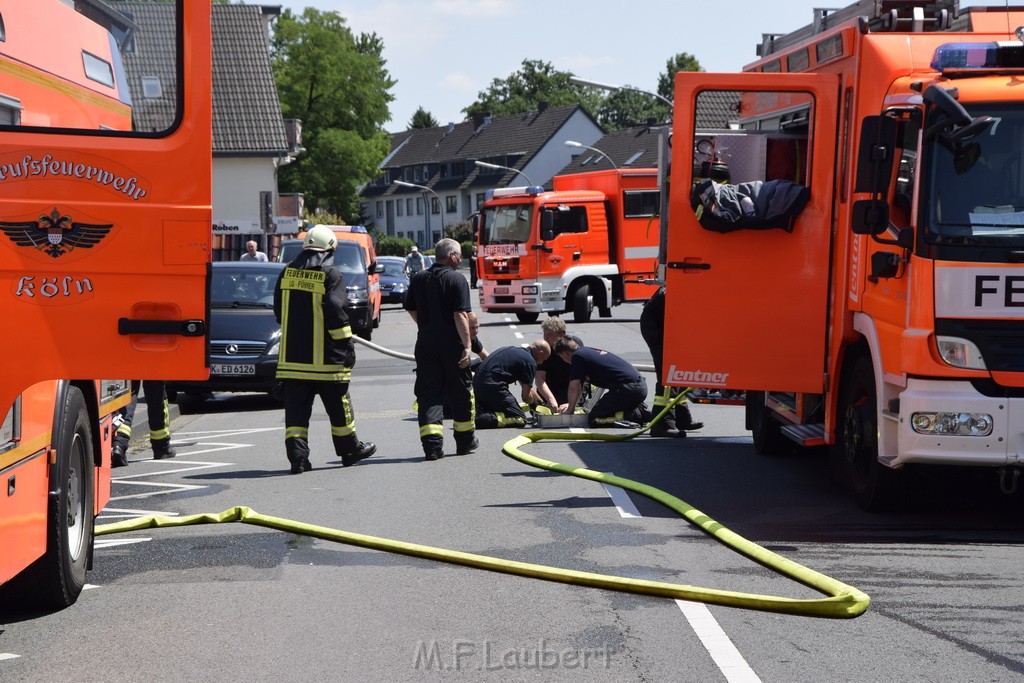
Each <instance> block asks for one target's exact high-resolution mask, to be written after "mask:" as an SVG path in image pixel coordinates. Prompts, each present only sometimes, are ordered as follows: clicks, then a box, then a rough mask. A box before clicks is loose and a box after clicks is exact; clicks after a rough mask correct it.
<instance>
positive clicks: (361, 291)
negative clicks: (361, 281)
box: [345, 287, 370, 304]
mask: <svg viewBox="0 0 1024 683" xmlns="http://www.w3.org/2000/svg"><path fill="white" fill-rule="evenodd" d="M345 290H346V291H347V292H348V302H349V303H350V304H365V303H366V302H367V301H368V300H369V299H370V294H369V292H368V291H367V290H366V288H365V287H346V288H345Z"/></svg>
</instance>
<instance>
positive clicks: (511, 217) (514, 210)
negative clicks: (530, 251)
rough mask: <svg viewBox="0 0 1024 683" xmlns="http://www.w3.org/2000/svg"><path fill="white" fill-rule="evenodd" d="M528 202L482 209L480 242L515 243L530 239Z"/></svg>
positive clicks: (530, 211) (529, 208)
mask: <svg viewBox="0 0 1024 683" xmlns="http://www.w3.org/2000/svg"><path fill="white" fill-rule="evenodd" d="M532 210H533V207H532V206H531V205H530V204H502V205H499V206H491V207H488V208H486V209H484V212H483V227H481V228H480V244H516V243H519V242H526V241H529V239H530V216H531V213H532Z"/></svg>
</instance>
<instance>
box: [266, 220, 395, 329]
mask: <svg viewBox="0 0 1024 683" xmlns="http://www.w3.org/2000/svg"><path fill="white" fill-rule="evenodd" d="M301 252H302V240H298V239H292V240H282V241H281V247H280V250H279V251H278V255H277V259H278V261H280V262H281V263H282V264H285V265H287V264H289V263H291V262H292V261H294V260H295V257H296V256H298V255H299V254H300V253H301ZM334 266H335V267H336V268H337V269H338V272H340V273H341V277H342V278H343V279H344V280H345V289H346V290H347V293H348V303H346V304H345V313H346V314H347V315H348V322H349V324H350V325H351V326H352V332H353V333H355V334H358V335H359V336H360V337H362V338H363V339H366V340H367V341H369V339H370V337H371V336H372V335H373V328H375V327H377V326H378V325H379V324H380V320H379V316H378V319H377V320H374V318H373V311H372V309H371V307H370V278H369V272H370V271H369V267H370V266H369V264H368V263H367V262H366V250H365V249H363V248H362V247H361V246H359V244H357V243H355V242H349V241H346V240H338V246H337V248H336V249H335V250H334Z"/></svg>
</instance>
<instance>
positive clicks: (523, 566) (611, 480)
mask: <svg viewBox="0 0 1024 683" xmlns="http://www.w3.org/2000/svg"><path fill="white" fill-rule="evenodd" d="M360 342H361V343H363V344H364V345H366V346H369V347H371V348H375V349H378V350H380V351H381V352H382V353H387V354H388V355H392V356H396V357H403V356H404V354H398V353H397V352H393V351H389V350H387V349H384V348H383V347H379V346H377V345H375V344H370V343H369V342H366V341H364V340H360ZM685 396H686V394H685V392H681V393H680V394H679V395H678V396H676V397H675V398H674V399H673V400H672V401H671V402H670V403H669V404H668V405H667V406H665V407H664V408H663V409H662V410H661V412H659V413H658V415H656V416H655V417H654V419H652V420H651V422H650V423H649V424H647V425H645V426H644V427H643V428H641V429H638V430H636V431H633V432H631V433H628V434H598V433H593V432H584V431H580V432H579V433H577V432H559V431H550V432H546V431H545V432H527V433H525V434H520V435H519V436H517V437H515V438H513V439H510V440H509V441H506V442H505V443H504V445H503V446H502V452H503V453H504V454H505V455H507V456H509V457H511V458H514V459H515V460H518V461H519V462H521V463H523V464H525V465H529V466H530V467H537V468H540V469H545V470H549V471H552V472H560V473H562V474H569V475H572V476H574V477H580V478H582V479H589V480H591V481H596V482H599V483H602V484H608V485H610V486H618V487H620V488H623V489H627V490H629V491H634V492H636V493H639V494H641V495H644V496H647V497H648V498H651V499H652V500H655V501H658V502H659V503H661V504H663V505H665V506H667V507H669V508H671V509H672V510H675V511H676V512H677V513H679V514H680V515H681V516H682V517H683V518H685V519H686V520H688V521H689V522H690V523H691V524H693V525H694V526H696V527H697V528H699V529H700V530H702V531H703V532H704V533H706V534H707V535H709V536H711V537H712V538H714V539H715V540H717V541H718V542H719V543H721V544H723V545H725V546H726V547H728V548H730V549H732V550H734V551H736V552H737V553H739V554H741V555H743V556H745V557H747V558H750V559H752V560H754V561H755V562H758V563H760V564H762V565H764V566H765V567H767V568H769V569H771V570H773V571H774V572H776V573H778V574H780V575H782V576H785V577H787V578H790V579H793V580H794V581H797V582H799V583H802V584H804V585H805V586H808V587H810V588H812V589H814V590H816V591H819V592H820V593H823V594H824V595H825V596H827V597H823V598H804V599H801V598H787V597H780V596H773V595H757V594H753V593H742V592H736V591H727V590H718V589H714V588H701V587H698V586H689V585H685V584H677V583H669V582H663V581H649V580H643V579H634V578H629V577H624V576H612V575H607V574H597V573H593V572H582V571H576V570H573V569H562V568H558V567H548V566H545V565H539V564H531V563H528V562H517V561H515V560H506V559H502V558H497V557H488V556H486V555H477V554H474V553H466V552H461V551H458V550H446V549H444V548H437V547H433V546H426V545H420V544H417V543H407V542H405V541H394V540H390V539H386V538H380V537H378V536H367V535H365V534H359V533H355V532H351V531H342V530H339V529H331V528H329V527H323V526H317V525H314V524H306V523H303V522H297V521H294V520H290V519H283V518H281V517H271V516H269V515H264V514H261V513H258V512H256V511H254V510H252V509H250V508H248V507H244V506H236V507H233V508H230V509H228V510H225V511H224V512H221V513H219V514H216V513H207V514H196V515H186V516H182V517H164V516H159V515H153V516H148V517H140V518H137V519H130V520H125V521H122V522H116V523H113V524H102V525H99V526H97V527H96V535H97V536H102V535H106V534H115V533H122V532H125V531H139V530H142V529H153V528H163V527H176V526H189V525H192V524H220V523H224V522H243V523H245V524H254V525H257V526H264V527H268V528H271V529H278V530H280V531H286V532H290V533H295V534H301V535H305V536H312V537H314V538H319V539H323V540H326V541H334V542H336V543H344V544H346V545H354V546H359V547H362V548H370V549H373V550H383V551H385V552H393V553H398V554H401V555H409V556H411V557H420V558H424V559H429V560H437V561H439V562H448V563H450V564H458V565H463V566H467V567H476V568H478V569H487V570H490V571H495V572H502V573H505V574H515V575H518V576H526V577H530V578H534V579H543V580H545V581H554V582H558V583H567V584H572V585H576V586H585V587H590V588H603V589H606V590H614V591H620V592H625V593H634V594H638V595H649V596H655V597H662V598H672V599H676V600H689V601H694V602H704V603H708V604H713V605H723V606H726V607H738V608H743V609H753V610H760V611H766V612H779V613H785V614H794V615H800V616H812V617H826V618H852V617H857V616H860V615H861V614H863V613H864V612H865V611H866V610H867V608H868V604H869V603H870V600H871V599H870V598H869V597H868V595H867V594H865V593H863V592H862V591H860V590H858V589H857V588H855V587H853V586H850V585H847V584H845V583H842V582H841V581H838V580H836V579H833V578H831V577H829V576H826V575H824V574H821V573H819V572H816V571H814V570H813V569H809V568H807V567H805V566H803V565H801V564H798V563H796V562H793V561H792V560H789V559H787V558H785V557H782V556H781V555H778V554H777V553H774V552H772V551H770V550H768V549H766V548H763V547H761V546H759V545H757V544H756V543H754V542H752V541H749V540H747V539H745V538H743V537H742V536H740V535H739V534H736V533H734V532H732V531H730V530H729V529H727V528H726V527H724V526H722V525H721V524H719V523H718V522H716V521H715V520H713V519H711V518H710V517H708V516H707V515H705V514H704V513H703V512H701V511H700V510H698V509H696V508H694V507H693V506H691V505H688V504H687V503H685V502H684V501H682V500H680V499H679V498H676V497H675V496H672V495H670V494H668V493H665V492H664V491H662V490H660V489H657V488H655V487H653V486H648V485H647V484H641V483H639V482H635V481H632V480H630V479H626V478H624V477H617V476H614V475H611V474H606V473H604V472H596V471H594V470H588V469H586V468H582V467H570V466H568V465H563V464H560V463H557V462H552V461H549V460H544V459H542V458H538V457H536V456H532V455H530V454H528V453H525V452H524V451H522V450H521V447H523V446H525V445H527V444H530V443H537V442H539V441H552V440H559V441H609V442H620V441H628V440H630V439H633V438H635V437H637V436H639V435H641V434H643V433H644V432H646V431H647V430H648V429H650V428H651V427H652V426H653V425H654V424H656V423H657V422H658V421H659V420H660V419H661V418H662V417H663V416H664V415H665V414H666V413H667V412H668V411H669V410H672V409H673V408H674V407H675V405H676V403H678V402H679V401H681V400H682V399H683V398H685Z"/></svg>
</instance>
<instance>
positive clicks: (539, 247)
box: [530, 244, 554, 254]
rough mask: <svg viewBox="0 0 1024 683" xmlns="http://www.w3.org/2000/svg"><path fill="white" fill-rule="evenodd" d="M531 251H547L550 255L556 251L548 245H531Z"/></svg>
mask: <svg viewBox="0 0 1024 683" xmlns="http://www.w3.org/2000/svg"><path fill="white" fill-rule="evenodd" d="M530 249H533V250H534V251H546V252H547V253H549V254H550V253H551V252H553V251H554V248H552V247H549V246H548V245H546V244H531V245H530Z"/></svg>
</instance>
